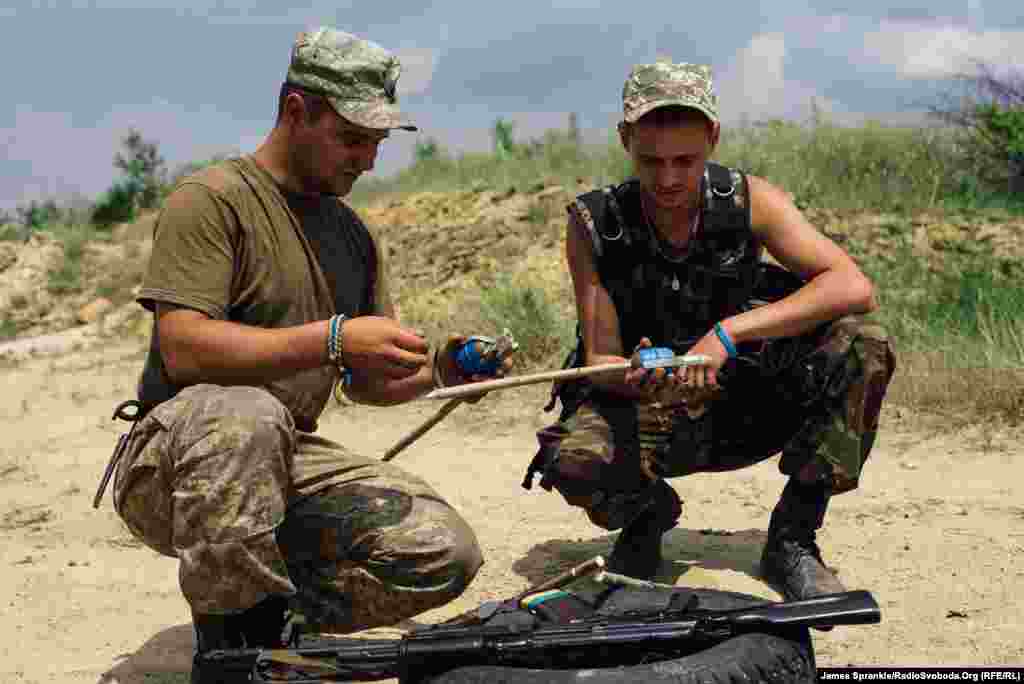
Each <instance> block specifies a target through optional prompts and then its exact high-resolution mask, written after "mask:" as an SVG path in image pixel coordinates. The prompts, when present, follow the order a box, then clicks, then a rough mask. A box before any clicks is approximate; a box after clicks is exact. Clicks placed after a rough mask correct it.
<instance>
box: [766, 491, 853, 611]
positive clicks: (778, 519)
mask: <svg viewBox="0 0 1024 684" xmlns="http://www.w3.org/2000/svg"><path fill="white" fill-rule="evenodd" d="M829 496H830V495H829V491H828V489H827V488H826V487H825V486H824V485H821V484H814V485H806V484H801V483H800V482H799V481H797V479H796V478H790V480H789V482H787V483H786V487H785V488H784V489H783V490H782V496H781V497H780V498H779V502H778V504H776V506H775V510H774V511H772V516H771V521H770V522H769V524H768V540H767V541H766V542H765V546H764V552H763V553H762V555H761V575H762V577H764V578H765V580H767V581H768V582H769V583H770V584H772V585H773V586H774V587H775V588H776V589H777V590H778V591H779V592H780V593H782V595H783V596H784V597H785V598H786V599H788V600H790V601H794V600H799V599H805V598H810V597H812V596H819V595H821V594H833V593H838V592H843V591H846V587H844V586H843V585H842V583H841V582H840V581H839V578H837V577H836V576H835V573H833V572H832V571H831V570H830V569H829V568H827V567H826V566H825V562H824V561H823V560H822V558H821V549H819V548H818V544H817V542H816V541H815V538H816V534H815V532H816V531H817V530H818V529H820V528H821V524H822V522H823V520H824V518H825V510H826V508H827V507H828V500H829Z"/></svg>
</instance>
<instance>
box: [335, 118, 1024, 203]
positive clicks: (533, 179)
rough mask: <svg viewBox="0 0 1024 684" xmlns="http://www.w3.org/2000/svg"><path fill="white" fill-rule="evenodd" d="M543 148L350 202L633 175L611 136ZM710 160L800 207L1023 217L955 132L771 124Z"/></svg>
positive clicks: (419, 173)
mask: <svg viewBox="0 0 1024 684" xmlns="http://www.w3.org/2000/svg"><path fill="white" fill-rule="evenodd" d="M546 139H547V142H545V143H543V144H534V145H532V146H525V147H524V146H521V149H520V152H519V153H517V155H516V156H514V157H513V158H511V159H508V158H501V157H500V156H499V155H495V154H483V153H468V154H461V155H458V156H455V157H452V156H449V155H447V154H445V153H444V152H443V151H442V152H440V153H438V154H436V155H434V156H432V157H431V158H428V159H423V160H420V161H418V162H416V163H414V164H412V165H411V166H409V167H408V168H406V169H404V170H402V171H400V172H399V173H397V174H395V175H394V176H392V177H390V178H369V179H366V180H364V181H361V182H360V184H359V185H357V186H356V189H355V191H354V193H353V195H352V201H353V202H354V203H356V204H365V203H366V202H369V201H372V200H373V199H374V198H376V197H379V196H381V195H383V194H391V193H399V194H402V193H408V192H419V191H450V190H472V189H476V190H482V189H489V190H496V191H504V190H507V189H509V188H516V189H518V190H526V189H530V188H531V187H535V186H537V185H538V182H539V181H540V182H541V183H542V184H543V183H560V184H562V185H565V186H567V187H575V184H576V182H577V181H578V180H580V179H583V180H584V182H585V183H587V184H589V185H591V186H599V185H604V184H607V183H612V182H618V181H620V180H622V179H624V178H626V177H627V176H629V175H630V173H631V167H630V162H629V159H628V158H627V156H626V154H625V152H624V151H623V149H622V146H621V144H620V143H619V141H618V138H617V136H616V135H615V134H614V131H613V132H610V133H609V135H608V140H607V142H606V143H605V144H602V145H591V146H581V147H578V146H576V145H573V144H570V143H569V142H567V140H566V137H565V135H564V134H562V133H560V132H558V131H553V132H549V134H548V135H547V136H546ZM714 159H715V160H716V161H719V162H721V163H724V164H727V165H730V166H737V167H739V168H742V169H744V170H746V171H748V172H750V173H753V174H755V175H759V176H762V177H764V178H767V179H768V180H770V181H772V182H773V183H776V184H777V185H779V186H781V187H782V188H784V189H785V190H787V191H788V192H790V193H792V194H793V195H794V197H795V199H796V201H797V204H798V205H799V206H801V207H810V206H813V207H822V208H832V209H850V210H866V211H886V212H893V211H896V212H915V211H921V210H924V209H936V208H951V209H957V208H962V209H970V210H973V209H979V208H1001V209H1005V210H1008V211H1013V212H1014V213H1024V200H1015V199H1014V198H1012V197H1008V196H1007V195H1005V194H1002V193H999V192H997V191H995V190H994V189H987V190H986V189H983V188H982V187H981V184H980V181H978V180H977V176H978V175H980V174H976V173H974V171H975V170H974V169H972V168H970V166H969V165H967V164H966V163H965V161H964V158H963V156H962V155H961V154H960V153H959V151H958V148H957V141H956V138H955V137H954V134H953V132H952V131H951V130H949V129H945V128H897V127H889V126H883V125H882V124H880V123H876V122H869V123H866V124H864V125H862V126H858V127H844V126H837V125H833V124H831V123H828V122H827V121H822V122H818V123H814V124H798V123H793V122H786V121H771V122H768V123H767V124H763V125H757V126H736V127H726V128H724V129H723V133H722V140H721V143H720V145H719V147H718V149H717V150H716V151H715V154H714Z"/></svg>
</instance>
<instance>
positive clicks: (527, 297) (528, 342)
mask: <svg viewBox="0 0 1024 684" xmlns="http://www.w3.org/2000/svg"><path fill="white" fill-rule="evenodd" d="M479 307H480V318H481V319H482V320H483V321H484V323H485V324H486V325H487V326H488V327H489V328H490V329H493V330H497V331H500V330H503V329H505V328H508V329H509V330H510V331H512V333H513V335H514V336H515V339H516V341H517V342H518V343H519V346H520V358H522V362H523V363H524V364H527V365H530V364H531V362H532V363H545V362H548V361H550V360H551V359H552V358H557V357H558V356H559V355H560V354H561V355H564V354H565V353H568V351H569V349H570V345H571V344H572V342H573V331H574V327H573V324H572V323H571V322H569V321H566V320H565V317H564V315H563V313H562V311H560V309H559V307H558V305H557V304H556V303H555V301H554V299H553V298H552V296H551V295H550V294H549V293H548V292H547V291H546V290H544V289H543V288H540V287H536V286H534V285H531V284H528V283H522V282H519V283H517V282H515V281H514V280H513V279H512V278H511V277H510V276H508V275H499V276H498V278H497V281H496V282H495V284H494V285H493V286H491V287H488V288H486V289H485V290H483V292H482V293H481V299H480V304H479Z"/></svg>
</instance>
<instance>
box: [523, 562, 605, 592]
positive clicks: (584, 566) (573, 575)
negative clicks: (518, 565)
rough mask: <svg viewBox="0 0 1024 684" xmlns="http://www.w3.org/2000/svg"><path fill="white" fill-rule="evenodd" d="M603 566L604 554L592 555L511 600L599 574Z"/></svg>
mask: <svg viewBox="0 0 1024 684" xmlns="http://www.w3.org/2000/svg"><path fill="white" fill-rule="evenodd" d="M604 566H605V562H604V556H594V557H593V558H591V559H590V560H588V561H584V562H582V563H580V564H579V565H577V566H576V567H574V568H569V569H568V570H566V571H565V572H563V573H562V574H560V575H557V576H556V577H552V578H551V579H549V580H546V581H544V582H541V583H540V584H537V585H534V586H532V587H530V588H529V589H526V590H524V591H521V592H519V593H518V594H516V597H515V599H513V600H514V601H515V602H516V603H519V602H520V601H522V600H523V599H524V598H526V597H527V596H530V595H532V594H539V593H541V592H542V591H550V590H552V589H561V588H562V587H564V586H565V585H566V584H569V582H572V581H573V580H576V579H579V578H581V577H586V576H588V575H593V574H594V573H599V574H600V573H602V572H604Z"/></svg>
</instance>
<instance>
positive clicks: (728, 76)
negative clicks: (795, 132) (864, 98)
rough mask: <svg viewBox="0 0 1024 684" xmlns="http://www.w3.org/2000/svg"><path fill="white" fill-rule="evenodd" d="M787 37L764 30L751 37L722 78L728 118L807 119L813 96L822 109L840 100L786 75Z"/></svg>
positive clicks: (721, 97)
mask: <svg viewBox="0 0 1024 684" xmlns="http://www.w3.org/2000/svg"><path fill="white" fill-rule="evenodd" d="M785 60H786V38H785V36H783V35H782V34H781V33H762V34H759V35H756V36H754V37H753V39H751V41H750V43H749V44H748V45H747V46H746V47H745V48H743V49H742V50H740V51H739V53H738V54H737V55H736V57H735V58H734V59H733V60H732V61H731V62H730V63H729V65H728V66H727V67H726V68H725V69H724V70H723V71H722V72H721V76H720V77H719V78H718V82H719V86H718V94H719V107H720V111H721V114H722V119H723V121H725V122H727V123H728V122H735V121H738V120H742V119H744V118H747V119H750V120H754V121H756V120H761V119H767V118H776V117H780V118H791V119H792V118H798V119H806V118H807V117H808V115H809V113H810V107H811V101H812V99H813V100H814V101H815V102H816V104H817V106H818V107H819V109H822V110H824V111H826V112H831V111H833V110H835V109H836V108H837V105H836V103H834V102H832V101H831V100H828V99H827V98H824V97H822V96H821V95H820V94H818V93H817V92H816V91H815V90H814V89H813V88H810V87H808V86H807V85H805V84H803V83H800V82H798V81H793V80H789V79H787V78H786V70H785Z"/></svg>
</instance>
